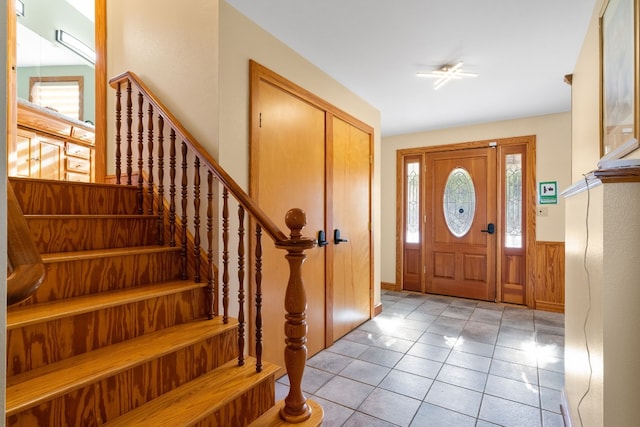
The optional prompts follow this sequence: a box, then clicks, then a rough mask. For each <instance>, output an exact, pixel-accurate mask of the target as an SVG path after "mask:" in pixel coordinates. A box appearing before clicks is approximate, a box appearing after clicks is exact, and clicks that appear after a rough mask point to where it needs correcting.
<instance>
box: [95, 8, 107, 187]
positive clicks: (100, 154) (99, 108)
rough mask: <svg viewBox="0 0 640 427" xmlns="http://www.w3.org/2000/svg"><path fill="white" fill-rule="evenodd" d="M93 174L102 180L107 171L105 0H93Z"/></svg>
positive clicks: (96, 178)
mask: <svg viewBox="0 0 640 427" xmlns="http://www.w3.org/2000/svg"><path fill="white" fill-rule="evenodd" d="M95 50H96V65H95V86H96V87H95V91H96V98H95V104H96V105H95V108H96V113H95V114H96V116H95V121H96V123H95V133H96V134H95V158H96V161H95V176H94V180H95V181H96V182H104V180H105V176H106V173H107V165H106V162H107V161H106V158H107V0H95Z"/></svg>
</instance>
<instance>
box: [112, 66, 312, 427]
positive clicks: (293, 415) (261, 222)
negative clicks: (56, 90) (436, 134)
mask: <svg viewBox="0 0 640 427" xmlns="http://www.w3.org/2000/svg"><path fill="white" fill-rule="evenodd" d="M109 84H110V86H111V87H112V88H113V89H115V97H116V100H115V127H116V129H115V180H116V184H126V185H137V189H138V190H137V193H138V197H137V206H136V211H137V212H138V213H140V214H142V213H148V214H152V215H157V216H158V229H159V230H158V231H159V232H158V236H159V242H158V243H159V244H163V245H164V244H168V245H170V246H179V247H180V248H181V260H182V265H181V272H182V278H183V279H187V277H189V275H190V274H193V280H195V281H196V282H200V281H201V280H203V276H204V279H205V280H207V286H206V294H207V316H208V317H209V318H213V317H214V316H217V315H219V313H218V301H219V297H220V295H219V286H218V280H217V274H215V268H216V263H215V262H214V256H213V252H214V246H215V245H214V242H213V239H214V231H215V228H214V225H213V224H214V218H216V217H218V214H217V212H216V213H215V214H214V211H216V210H217V208H218V205H217V199H215V200H214V193H216V192H220V191H219V189H220V188H221V193H222V194H221V200H222V208H221V211H222V212H221V215H220V217H221V218H220V222H221V230H222V248H221V254H222V257H221V258H222V259H221V264H222V296H221V299H222V317H223V321H224V322H225V323H226V322H227V321H228V316H229V314H228V312H229V274H230V272H229V222H230V221H229V195H231V196H232V197H233V198H234V199H235V200H236V201H237V204H238V249H237V256H238V263H237V268H238V317H237V318H238V350H239V357H238V364H239V365H243V364H244V346H245V337H244V334H245V331H244V327H245V313H244V305H245V256H246V254H245V241H244V239H245V223H246V218H245V217H246V215H248V216H250V217H251V218H252V219H253V220H254V223H255V227H254V228H255V237H256V238H255V242H256V244H255V277H254V281H255V305H256V316H255V323H256V336H255V354H256V360H257V361H256V371H258V372H259V371H260V370H261V369H262V314H261V307H262V290H261V286H262V283H261V282H262V234H263V231H264V232H266V234H267V235H268V236H269V237H271V239H272V240H273V241H274V243H275V247H277V248H279V249H284V250H285V251H287V253H286V255H285V258H286V259H287V261H288V263H289V268H290V276H289V281H288V284H287V288H286V297H285V302H284V304H285V310H286V315H285V318H286V321H285V335H286V346H285V349H284V351H285V365H286V366H285V368H286V371H287V374H288V376H289V381H290V389H289V394H288V395H287V397H286V398H285V403H284V406H283V407H282V409H281V411H280V416H281V418H283V419H284V420H285V421H287V422H290V423H298V422H302V421H305V420H306V419H308V418H309V417H310V415H311V409H310V406H309V405H308V404H307V402H306V398H305V396H304V394H303V393H302V388H301V385H302V376H303V373H304V367H305V364H306V359H307V348H306V345H305V344H306V332H307V324H306V307H307V302H306V295H305V290H304V285H303V281H302V275H301V267H302V263H303V262H304V260H305V258H306V255H305V250H307V249H311V248H313V247H314V246H315V245H316V241H315V240H314V239H307V238H304V237H303V236H302V233H301V230H302V228H303V227H304V226H305V225H306V216H305V213H304V212H303V211H302V210H300V209H291V210H290V211H289V212H287V214H286V217H285V223H286V225H287V227H289V229H290V233H289V237H287V235H286V234H284V233H283V232H282V231H281V230H280V229H279V228H278V226H277V225H276V224H275V223H274V222H273V221H272V220H271V219H270V218H269V217H268V216H267V215H266V214H265V212H263V211H262V210H261V209H260V208H259V207H258V206H257V204H256V203H255V201H254V200H253V199H252V198H251V197H250V196H249V195H248V194H247V193H246V192H245V191H244V190H243V189H242V188H241V187H240V186H239V185H238V184H237V183H236V182H235V181H234V180H233V179H232V178H231V176H229V175H228V174H227V172H226V171H225V170H224V169H223V168H222V167H221V166H220V165H219V164H218V163H217V162H216V160H214V159H213V158H212V157H211V155H209V153H208V152H207V151H206V150H205V149H204V148H203V147H202V145H201V144H200V143H199V142H198V141H197V140H196V139H195V138H194V137H193V136H192V135H191V134H190V133H189V132H188V131H187V130H186V129H185V128H184V126H182V124H181V123H180V122H179V121H178V120H177V119H176V118H175V117H174V115H173V114H172V113H171V112H170V111H169V110H168V109H167V108H166V107H165V106H164V104H163V103H162V102H160V100H159V99H158V98H157V97H156V96H155V95H154V94H153V93H152V92H151V90H150V89H149V88H148V87H147V86H146V85H145V84H144V83H143V82H142V81H141V80H140V79H139V77H138V76H136V75H135V74H134V73H133V72H130V71H129V72H125V73H123V74H121V75H119V76H117V77H114V78H113V79H111V80H110V82H109ZM123 104H124V107H123ZM123 109H124V111H123ZM123 120H124V122H125V124H124V130H123V129H122V128H123ZM134 121H135V122H136V124H135V125H134ZM145 124H146V129H145ZM156 126H157V129H156ZM145 130H146V134H145ZM167 136H168V143H167V142H166V139H167ZM134 140H135V141H136V143H137V144H134ZM167 144H168V151H169V156H168V169H169V170H168V174H169V184H168V190H167V188H166V184H165V182H164V181H165V168H166V164H167V159H166V158H165V157H166V155H165V152H166V149H167V147H166V146H165V145H167ZM134 152H137V153H136V154H134ZM178 152H179V153H180V155H178ZM136 160H137V161H136ZM145 160H146V162H145ZM190 164H191V165H192V167H191V168H190V167H189V165H190ZM136 166H137V168H135V167H136ZM134 168H135V169H134ZM123 169H124V171H123ZM178 169H181V176H180V182H179V183H178V182H177V178H176V175H178ZM202 172H204V174H206V190H205V191H206V195H205V196H203V195H202V193H203V190H202V189H201V173H202ZM190 176H191V178H192V179H193V186H192V187H189V184H188V183H189V178H190ZM122 179H124V180H125V181H126V182H121V181H122ZM214 181H217V183H218V185H217V186H214ZM176 187H179V188H178V189H177V188H176ZM167 192H168V198H167V197H166V193H167ZM165 198H167V200H166V201H165ZM176 199H179V202H178V201H177V200H176ZM203 199H204V201H205V203H204V204H203V203H202V202H203ZM178 206H180V207H181V215H178V212H177V208H178ZM203 212H205V213H203ZM165 215H166V216H165ZM202 218H206V219H205V220H204V222H205V223H206V230H207V232H206V238H205V240H206V242H207V245H208V246H207V249H206V250H205V249H203V248H202V246H201V245H202V240H203V239H202V237H201V228H202V222H203V219H202ZM165 220H166V221H165ZM165 222H167V223H168V224H169V230H165V229H164V226H163V224H164V223H165Z"/></svg>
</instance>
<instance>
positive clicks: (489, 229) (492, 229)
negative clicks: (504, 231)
mask: <svg viewBox="0 0 640 427" xmlns="http://www.w3.org/2000/svg"><path fill="white" fill-rule="evenodd" d="M480 231H482V232H483V233H489V234H493V233H495V232H496V226H495V224H494V223H492V222H490V223H489V225H487V229H486V230H480Z"/></svg>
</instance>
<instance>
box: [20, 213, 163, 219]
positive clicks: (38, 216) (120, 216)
mask: <svg viewBox="0 0 640 427" xmlns="http://www.w3.org/2000/svg"><path fill="white" fill-rule="evenodd" d="M24 217H25V218H26V219H27V220H29V219H76V220H77V219H155V220H157V219H158V215H149V214H28V215H24Z"/></svg>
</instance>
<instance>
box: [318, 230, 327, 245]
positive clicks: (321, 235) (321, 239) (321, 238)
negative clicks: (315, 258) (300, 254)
mask: <svg viewBox="0 0 640 427" xmlns="http://www.w3.org/2000/svg"><path fill="white" fill-rule="evenodd" d="M328 244H329V241H328V240H327V235H326V233H325V232H324V230H320V231H318V246H320V247H323V246H327V245H328Z"/></svg>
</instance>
